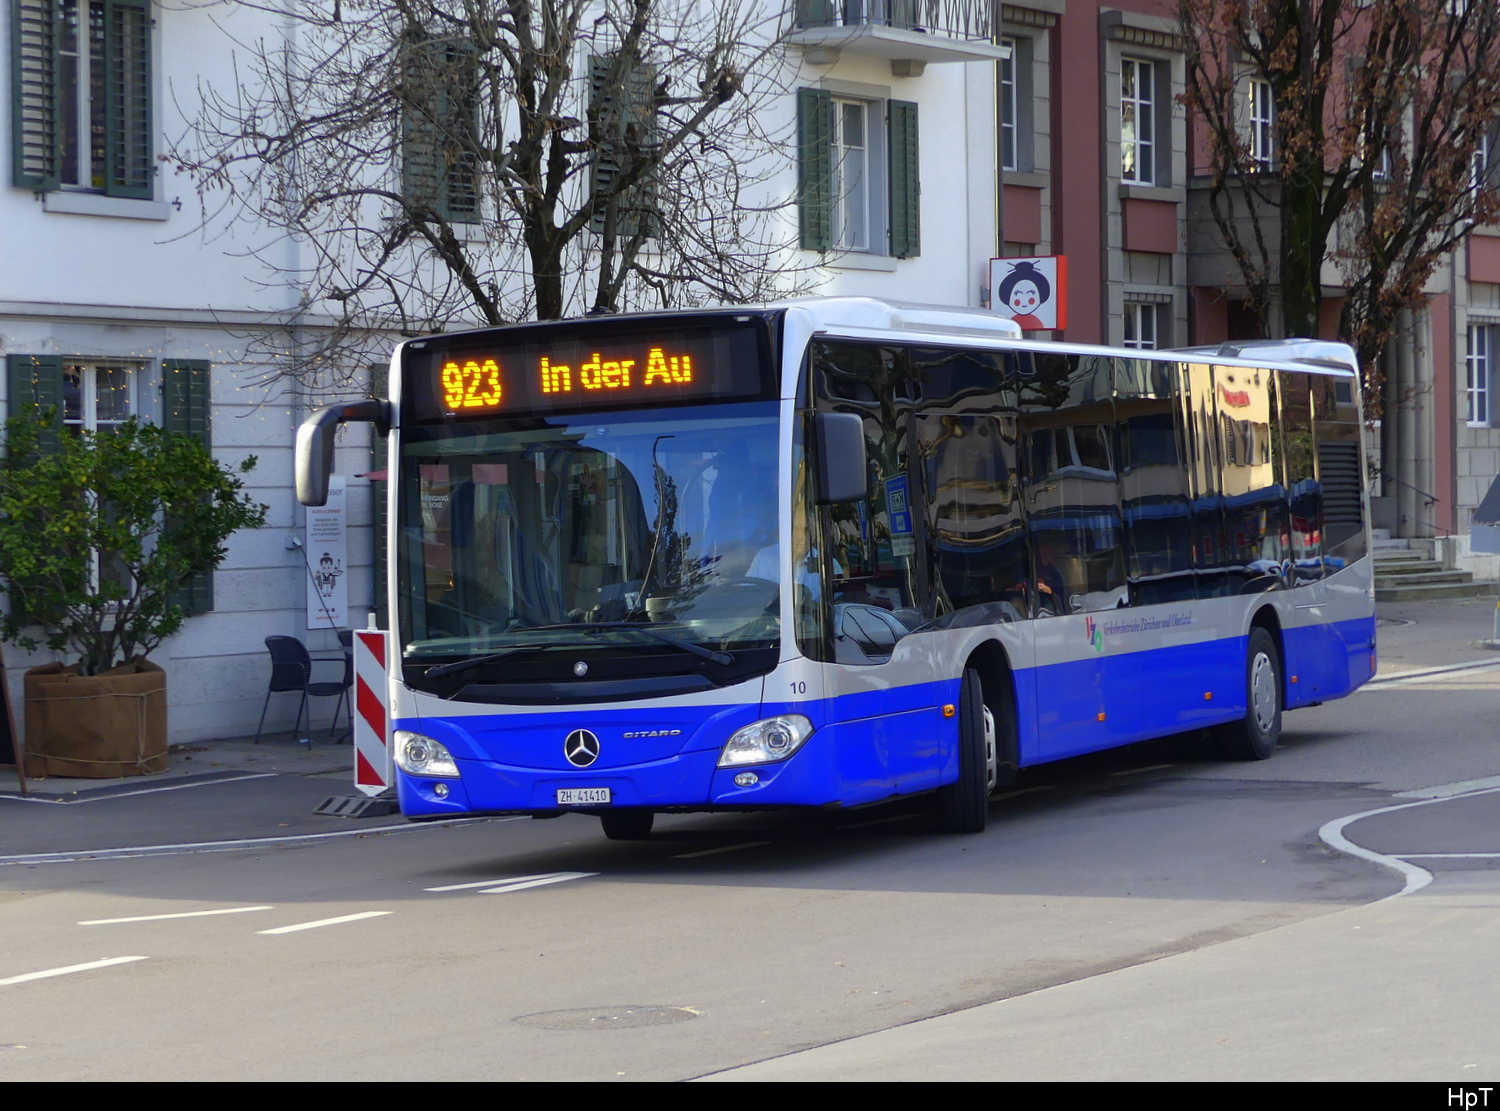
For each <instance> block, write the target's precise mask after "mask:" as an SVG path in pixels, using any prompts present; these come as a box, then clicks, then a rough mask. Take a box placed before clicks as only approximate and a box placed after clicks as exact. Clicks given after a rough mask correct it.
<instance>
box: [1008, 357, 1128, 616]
mask: <svg viewBox="0 0 1500 1111" xmlns="http://www.w3.org/2000/svg"><path fill="white" fill-rule="evenodd" d="M1035 366H1036V374H1035V377H1034V378H1033V379H1032V380H1031V381H1030V382H1028V383H1025V385H1024V386H1023V390H1022V395H1021V396H1022V408H1023V413H1022V418H1021V423H1022V425H1023V436H1024V438H1025V439H1026V440H1027V441H1028V443H1029V449H1028V451H1027V453H1026V455H1027V458H1028V459H1029V460H1030V462H1031V466H1032V471H1031V474H1029V475H1028V476H1027V487H1028V493H1027V510H1028V521H1029V528H1030V541H1031V556H1032V580H1033V587H1034V591H1035V594H1034V605H1035V612H1036V613H1037V614H1038V615H1039V616H1048V615H1062V614H1069V613H1082V612H1086V611H1094V610H1104V609H1114V608H1116V607H1118V606H1124V605H1128V604H1129V590H1128V588H1127V586H1126V579H1125V557H1124V548H1123V543H1122V540H1123V535H1122V534H1123V521H1122V517H1121V513H1120V496H1119V488H1118V484H1117V476H1116V474H1115V469H1114V458H1115V451H1114V446H1113V430H1114V424H1115V415H1114V384H1113V360H1111V359H1108V358H1104V357H1100V356H1093V355H1040V354H1039V355H1037V356H1036V358H1035Z"/></svg>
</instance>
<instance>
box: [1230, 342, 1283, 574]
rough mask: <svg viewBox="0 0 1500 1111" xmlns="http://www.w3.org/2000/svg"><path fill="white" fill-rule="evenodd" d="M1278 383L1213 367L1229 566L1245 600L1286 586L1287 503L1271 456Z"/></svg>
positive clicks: (1256, 373) (1250, 370)
mask: <svg viewBox="0 0 1500 1111" xmlns="http://www.w3.org/2000/svg"><path fill="white" fill-rule="evenodd" d="M1274 378H1275V375H1274V374H1273V373H1272V372H1271V371H1269V370H1262V369H1260V368H1258V367H1231V366H1217V367H1214V381H1215V383H1216V385H1217V387H1218V389H1217V399H1218V405H1219V429H1220V448H1221V454H1220V459H1221V465H1220V471H1219V475H1220V483H1221V489H1222V491H1223V496H1224V553H1225V563H1226V565H1227V569H1228V574H1229V580H1230V583H1231V589H1233V590H1234V591H1235V592H1236V593H1241V594H1244V593H1255V592H1257V591H1262V590H1270V589H1272V588H1274V587H1276V586H1280V585H1282V584H1283V582H1285V581H1286V575H1285V571H1286V570H1287V568H1285V567H1284V566H1283V563H1284V561H1285V559H1286V558H1287V554H1286V545H1287V540H1288V527H1287V522H1286V500H1285V493H1284V490H1283V486H1282V481H1281V473H1280V472H1281V466H1280V463H1279V461H1278V460H1276V458H1275V457H1274V455H1273V454H1272V451H1271V424H1272V422H1273V421H1275V419H1276V412H1275V408H1274V400H1275V391H1274V389H1273V383H1274Z"/></svg>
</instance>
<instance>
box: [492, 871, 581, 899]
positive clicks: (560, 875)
mask: <svg viewBox="0 0 1500 1111" xmlns="http://www.w3.org/2000/svg"><path fill="white" fill-rule="evenodd" d="M598 874H599V873H598V872H554V873H553V874H552V875H550V876H533V877H531V878H530V879H520V880H516V881H515V882H513V883H507V884H505V885H504V886H503V887H490V888H486V889H485V890H483V891H481V892H480V894H481V895H504V894H505V893H506V892H507V891H525V890H526V889H527V888H528V887H545V886H546V885H547V884H549V883H566V882H567V881H568V880H585V879H588V878H589V877H590V876H597V875H598Z"/></svg>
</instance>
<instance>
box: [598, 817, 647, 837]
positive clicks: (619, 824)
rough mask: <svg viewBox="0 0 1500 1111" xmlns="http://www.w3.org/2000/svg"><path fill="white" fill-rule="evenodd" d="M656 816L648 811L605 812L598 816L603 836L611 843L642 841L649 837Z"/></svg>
mask: <svg viewBox="0 0 1500 1111" xmlns="http://www.w3.org/2000/svg"><path fill="white" fill-rule="evenodd" d="M655 821H656V814H655V813H654V812H653V811H650V810H606V811H604V812H603V813H602V814H600V815H599V823H600V825H602V826H603V827H604V836H606V837H608V838H609V839H610V840H611V841H644V840H645V839H646V838H648V837H650V836H651V825H652V823H653V822H655Z"/></svg>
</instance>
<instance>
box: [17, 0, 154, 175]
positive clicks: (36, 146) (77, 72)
mask: <svg viewBox="0 0 1500 1111" xmlns="http://www.w3.org/2000/svg"><path fill="white" fill-rule="evenodd" d="M10 30H11V36H12V43H11V47H12V54H11V57H12V60H13V72H12V75H11V132H12V136H13V142H12V163H13V165H12V181H13V183H14V184H15V185H17V186H19V187H21V188H24V189H36V190H53V189H59V188H63V187H67V188H73V189H79V190H86V191H91V192H99V193H104V194H105V195H107V196H112V197H134V198H139V199H150V197H151V195H152V191H153V175H154V173H155V160H156V159H155V144H154V136H153V126H152V113H151V86H152V78H151V66H152V58H151V0H13V4H12V8H11V27H10Z"/></svg>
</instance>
